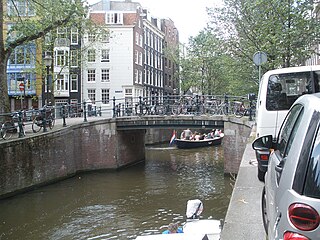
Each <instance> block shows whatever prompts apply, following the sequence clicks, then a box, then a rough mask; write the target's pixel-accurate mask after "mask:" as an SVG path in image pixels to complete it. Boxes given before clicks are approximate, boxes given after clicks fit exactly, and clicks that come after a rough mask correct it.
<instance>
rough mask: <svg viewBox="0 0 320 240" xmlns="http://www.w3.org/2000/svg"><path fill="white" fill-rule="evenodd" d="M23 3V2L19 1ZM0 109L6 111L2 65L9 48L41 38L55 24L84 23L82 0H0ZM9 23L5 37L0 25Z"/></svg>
mask: <svg viewBox="0 0 320 240" xmlns="http://www.w3.org/2000/svg"><path fill="white" fill-rule="evenodd" d="M18 3H19V4H18ZM21 4H26V5H23V6H22V5H21ZM0 5H1V6H4V5H7V6H8V9H7V12H4V9H3V8H2V7H0V25H1V26H0V53H1V54H0V95H1V96H3V98H1V99H0V113H1V112H8V111H9V98H8V88H7V76H6V67H7V60H8V58H9V56H10V53H11V52H12V50H13V49H15V48H16V47H18V46H21V45H23V44H26V43H28V42H31V41H34V40H37V39H41V38H43V37H44V36H45V35H46V34H48V33H50V32H51V31H55V30H56V29H57V28H58V27H69V26H85V25H88V24H89V21H86V20H84V19H85V17H86V15H87V10H88V9H87V7H86V6H85V5H84V2H83V1H82V0H63V1H62V0H41V1H39V0H28V1H20V0H7V1H5V0H0ZM5 22H9V23H10V28H9V31H8V35H7V37H6V36H4V35H3V34H4V30H3V26H4V23H5Z"/></svg>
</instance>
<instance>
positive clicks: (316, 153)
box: [304, 129, 320, 198]
mask: <svg viewBox="0 0 320 240" xmlns="http://www.w3.org/2000/svg"><path fill="white" fill-rule="evenodd" d="M304 194H305V195H306V196H308V197H314V198H320V131H319V129H318V133H317V137H316V140H315V143H314V145H313V150H312V155H311V159H310V162H309V166H308V170H307V177H306V183H305V189H304Z"/></svg>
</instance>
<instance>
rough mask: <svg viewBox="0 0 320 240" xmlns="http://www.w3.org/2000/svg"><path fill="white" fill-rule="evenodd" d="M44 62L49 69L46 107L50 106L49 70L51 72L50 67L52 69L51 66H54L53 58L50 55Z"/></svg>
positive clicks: (46, 56)
mask: <svg viewBox="0 0 320 240" xmlns="http://www.w3.org/2000/svg"><path fill="white" fill-rule="evenodd" d="M43 62H44V65H45V66H46V68H47V81H46V84H47V94H46V101H45V103H46V105H49V104H48V103H49V70H50V67H51V64H52V57H51V56H50V55H47V54H46V55H45V57H44V58H43Z"/></svg>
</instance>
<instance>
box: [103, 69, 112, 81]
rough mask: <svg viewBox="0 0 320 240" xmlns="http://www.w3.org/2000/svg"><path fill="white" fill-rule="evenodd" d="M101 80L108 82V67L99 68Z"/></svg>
mask: <svg viewBox="0 0 320 240" xmlns="http://www.w3.org/2000/svg"><path fill="white" fill-rule="evenodd" d="M101 82H110V68H102V69H101Z"/></svg>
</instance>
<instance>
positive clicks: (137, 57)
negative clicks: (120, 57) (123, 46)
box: [134, 50, 139, 64]
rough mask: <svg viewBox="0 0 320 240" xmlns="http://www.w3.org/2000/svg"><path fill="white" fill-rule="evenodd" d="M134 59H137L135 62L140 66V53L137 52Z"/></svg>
mask: <svg viewBox="0 0 320 240" xmlns="http://www.w3.org/2000/svg"><path fill="white" fill-rule="evenodd" d="M134 59H135V60H134V62H135V63H136V64H138V63H139V53H138V51H137V50H136V51H135V52H134Z"/></svg>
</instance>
